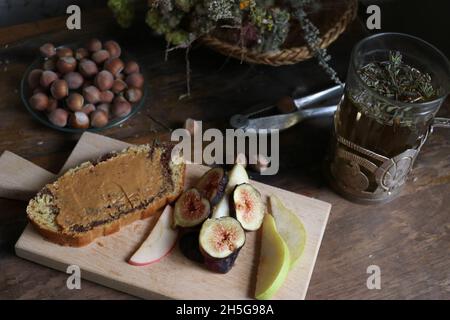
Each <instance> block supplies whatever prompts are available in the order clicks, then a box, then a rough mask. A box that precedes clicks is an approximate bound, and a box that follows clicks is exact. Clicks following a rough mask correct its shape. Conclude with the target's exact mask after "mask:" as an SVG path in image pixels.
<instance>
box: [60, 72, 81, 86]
mask: <svg viewBox="0 0 450 320" xmlns="http://www.w3.org/2000/svg"><path fill="white" fill-rule="evenodd" d="M64 80H66V81H67V85H68V86H69V89H71V90H76V89H78V88H80V87H81V85H82V84H83V81H84V79H83V76H82V75H81V74H79V73H78V72H69V73H66V74H65V75H64Z"/></svg>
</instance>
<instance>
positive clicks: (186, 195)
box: [173, 188, 211, 228]
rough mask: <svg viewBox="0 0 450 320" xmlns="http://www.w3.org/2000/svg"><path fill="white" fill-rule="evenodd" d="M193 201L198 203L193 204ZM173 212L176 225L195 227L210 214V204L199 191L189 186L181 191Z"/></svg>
mask: <svg viewBox="0 0 450 320" xmlns="http://www.w3.org/2000/svg"><path fill="white" fill-rule="evenodd" d="M195 202H200V203H199V204H197V205H195ZM185 210H187V211H185ZM199 210H202V211H199ZM173 213H174V221H175V225H176V226H179V227H182V228H191V227H196V226H198V225H201V224H202V223H203V221H205V220H206V219H207V218H208V217H209V216H210V214H211V205H210V204H209V201H208V199H206V198H204V197H203V196H202V195H201V193H200V191H198V190H197V189H195V188H191V189H189V190H186V191H185V192H183V194H182V195H181V196H180V197H179V198H178V200H177V202H176V203H175V207H174V212H173ZM194 213H195V214H194Z"/></svg>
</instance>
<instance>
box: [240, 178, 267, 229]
mask: <svg viewBox="0 0 450 320" xmlns="http://www.w3.org/2000/svg"><path fill="white" fill-rule="evenodd" d="M233 204H234V215H235V217H236V219H237V220H238V221H239V222H240V223H241V225H242V228H244V229H245V230H246V231H255V230H258V229H259V228H260V227H261V225H262V222H263V220H264V214H265V213H266V206H265V205H264V202H263V200H262V197H261V194H260V193H259V191H258V190H256V188H255V187H253V186H252V185H251V184H248V183H243V184H240V185H238V186H237V187H236V188H235V189H234V191H233Z"/></svg>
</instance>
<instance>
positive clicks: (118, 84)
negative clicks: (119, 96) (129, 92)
mask: <svg viewBox="0 0 450 320" xmlns="http://www.w3.org/2000/svg"><path fill="white" fill-rule="evenodd" d="M127 87H128V86H127V84H126V83H125V81H123V80H120V79H116V80H114V82H113V85H112V89H111V90H112V92H114V93H120V92H122V91H123V90H125V89H126V88H127Z"/></svg>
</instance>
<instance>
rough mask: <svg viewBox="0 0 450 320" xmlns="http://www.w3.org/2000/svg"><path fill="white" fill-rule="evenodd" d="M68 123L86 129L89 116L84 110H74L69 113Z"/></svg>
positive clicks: (73, 126)
mask: <svg viewBox="0 0 450 320" xmlns="http://www.w3.org/2000/svg"><path fill="white" fill-rule="evenodd" d="M69 125H70V126H71V127H72V128H76V129H87V128H89V117H88V116H87V114H86V113H84V112H81V111H77V112H74V113H72V114H71V115H70V118H69Z"/></svg>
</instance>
